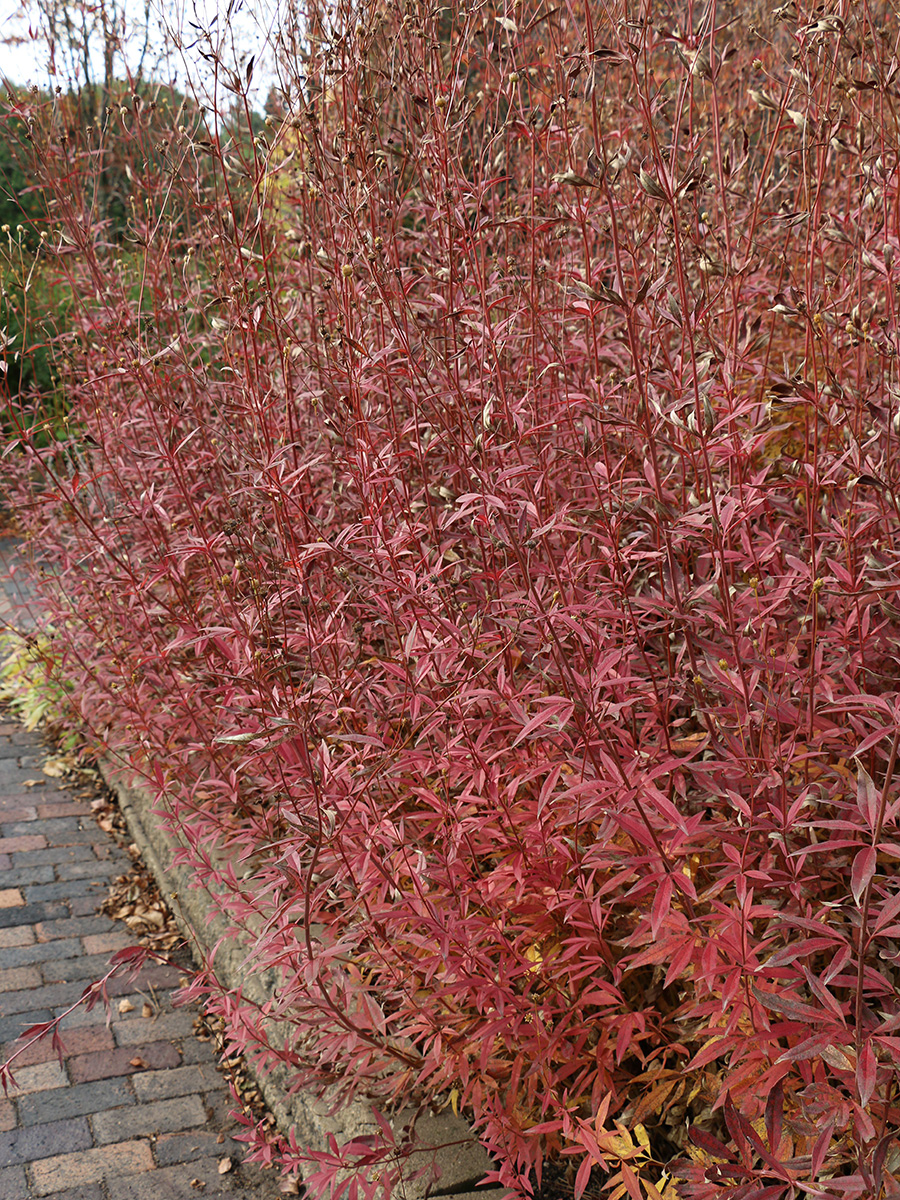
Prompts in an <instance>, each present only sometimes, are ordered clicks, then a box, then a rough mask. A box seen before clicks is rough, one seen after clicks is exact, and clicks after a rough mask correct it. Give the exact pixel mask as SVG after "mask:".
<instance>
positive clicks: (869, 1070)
mask: <svg viewBox="0 0 900 1200" xmlns="http://www.w3.org/2000/svg"><path fill="white" fill-rule="evenodd" d="M877 1078H878V1060H877V1059H876V1057H875V1051H874V1050H873V1049H872V1043H871V1041H867V1042H866V1044H865V1045H864V1046H863V1048H862V1051H861V1053H860V1056H859V1061H858V1062H857V1064H856V1086H857V1089H858V1091H859V1102H860V1104H861V1106H862V1107H863V1108H865V1107H866V1106H867V1105H868V1103H869V1101H870V1100H871V1099H872V1093H873V1092H874V1091H875V1083H876V1081H877Z"/></svg>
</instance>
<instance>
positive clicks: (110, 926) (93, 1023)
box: [0, 562, 280, 1200]
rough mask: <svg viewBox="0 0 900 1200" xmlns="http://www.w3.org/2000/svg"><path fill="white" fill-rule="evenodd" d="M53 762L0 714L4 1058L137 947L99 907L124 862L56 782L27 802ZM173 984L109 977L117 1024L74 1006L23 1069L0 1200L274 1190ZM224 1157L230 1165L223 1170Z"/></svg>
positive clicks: (1, 1115) (171, 979) (116, 1199)
mask: <svg viewBox="0 0 900 1200" xmlns="http://www.w3.org/2000/svg"><path fill="white" fill-rule="evenodd" d="M0 571H2V562H0ZM0 594H2V584H0ZM46 753H47V751H46V748H45V747H44V746H43V745H42V744H41V741H40V738H39V737H38V736H37V735H35V734H26V733H25V732H24V731H23V730H22V729H21V727H20V726H18V725H17V724H15V722H14V721H13V719H12V718H11V717H10V716H9V715H8V714H5V713H4V712H3V711H2V710H0V763H2V764H3V766H4V769H3V772H2V773H0V847H2V854H3V855H6V856H8V861H7V858H2V857H0V867H2V868H3V870H2V874H0V1062H2V1061H3V1060H4V1059H5V1058H6V1057H7V1056H8V1054H9V1053H10V1052H11V1051H12V1050H13V1049H14V1048H15V1041H14V1039H15V1037H16V1036H17V1034H18V1033H19V1032H20V1031H21V1029H22V1028H23V1027H24V1026H26V1025H29V1024H33V1023H34V1022H35V1021H39V1020H48V1019H50V1018H51V1017H54V1016H58V1015H60V1013H61V1012H62V1011H64V1010H65V1008H67V1007H68V1006H69V1005H70V1004H71V1003H72V1002H73V1001H74V1000H77V999H78V997H79V996H80V995H81V993H82V992H83V990H84V988H85V986H86V985H87V984H89V983H90V982H92V980H94V979H97V978H99V977H100V976H101V975H103V974H104V973H105V971H106V970H107V968H108V961H109V957H110V955H111V953H112V952H114V951H115V950H117V949H119V948H121V947H123V946H127V945H131V944H133V941H132V939H131V937H130V935H128V933H127V932H125V931H124V928H123V926H122V925H121V924H118V923H116V922H113V921H112V920H110V918H108V917H106V916H102V915H101V914H99V913H98V912H97V908H98V905H99V904H100V902H101V901H102V900H103V899H104V898H105V896H106V894H107V890H108V887H109V883H110V880H111V879H112V878H114V877H115V876H116V875H119V874H122V873H123V872H125V871H127V870H128V869H129V867H130V866H131V859H130V858H129V856H128V855H127V854H126V853H125V852H124V850H122V849H121V848H120V847H119V846H118V845H117V844H116V842H115V841H113V840H112V839H111V838H110V837H109V836H108V835H107V834H106V833H104V832H103V831H102V830H101V829H100V828H99V826H98V825H97V823H96V822H95V820H94V819H93V816H92V814H91V811H90V806H89V804H88V801H87V800H81V801H79V800H78V798H77V795H76V794H75V793H74V792H72V791H67V790H66V789H65V788H64V787H63V785H62V783H61V782H59V781H57V780H55V779H50V778H46V781H45V782H44V784H43V786H42V788H41V797H40V803H39V804H36V803H35V797H34V796H31V797H27V798H26V796H25V795H24V794H23V793H24V792H25V791H26V789H25V788H24V782H25V780H26V779H38V778H44V777H43V776H42V775H41V764H42V762H43V760H44V758H45V756H46ZM33 790H37V789H33ZM178 975H179V973H178V972H177V971H175V970H174V968H172V967H167V966H160V965H159V964H154V965H152V966H150V967H147V968H145V969H144V970H143V971H142V972H141V973H140V974H139V975H138V977H137V979H136V980H128V979H125V978H123V979H118V978H115V979H113V980H111V981H110V986H109V993H110V996H111V997H112V1000H111V1005H112V1007H111V1014H110V1017H111V1019H110V1021H109V1024H107V1016H106V1013H105V1012H104V1011H103V1009H102V1007H100V1006H98V1007H97V1008H95V1009H93V1010H92V1011H91V1012H87V1011H85V1010H84V1009H83V1008H79V1009H77V1010H76V1011H75V1012H74V1013H72V1014H71V1016H69V1017H67V1018H66V1020H65V1022H64V1024H63V1032H62V1039H63V1046H64V1053H63V1061H62V1063H60V1061H59V1058H58V1057H57V1055H56V1053H55V1051H54V1049H53V1046H52V1045H51V1043H50V1041H49V1039H48V1040H45V1041H43V1042H39V1043H36V1044H35V1045H33V1046H30V1047H29V1048H28V1050H27V1051H26V1052H25V1053H24V1054H23V1055H22V1056H21V1058H20V1059H18V1060H17V1062H16V1070H15V1074H16V1083H17V1085H18V1086H17V1087H16V1088H11V1089H10V1093H9V1097H8V1098H6V1099H4V1098H3V1096H2V1091H0V1200H142V1198H146V1200H195V1198H196V1197H198V1196H204V1197H216V1196H230V1197H235V1198H237V1200H239V1198H241V1197H244V1198H245V1200H251V1198H252V1200H275V1197H277V1196H279V1195H280V1180H279V1178H278V1177H277V1175H276V1174H274V1173H272V1172H263V1171H261V1170H260V1169H259V1168H257V1167H253V1166H250V1165H247V1164H242V1163H241V1150H242V1147H241V1145H240V1143H238V1142H236V1141H234V1140H233V1139H232V1137H230V1136H229V1134H230V1133H231V1132H235V1131H236V1127H235V1123H234V1121H233V1120H232V1119H230V1118H229V1116H228V1115H227V1114H228V1109H229V1107H230V1103H229V1096H228V1092H227V1089H226V1084H225V1081H224V1079H223V1076H222V1075H221V1074H220V1073H219V1072H218V1071H217V1070H216V1067H215V1063H214V1061H213V1057H214V1056H213V1050H212V1048H211V1045H210V1043H209V1042H200V1041H198V1040H197V1039H196V1037H195V1036H194V1034H193V1030H192V1024H193V1020H194V1017H195V1016H196V1011H195V1010H192V1009H189V1008H179V1009H174V1008H173V1005H172V1000H171V994H172V991H173V989H174V988H175V987H176V986H177V984H178ZM123 996H127V997H128V999H129V1000H130V1001H131V1003H132V1004H133V1006H134V1007H133V1008H132V1009H131V1010H130V1011H127V1012H124V1013H122V1012H119V1002H120V1001H119V997H123ZM151 996H152V997H153V998H154V1000H155V1001H156V1003H155V1004H154V1005H153V1006H151V1008H152V1012H151V1014H150V1015H149V1016H146V1015H144V1014H145V1012H147V1011H150V1010H147V1009H145V1008H144V1001H145V1000H146V999H147V998H148V997H151ZM224 1158H230V1159H231V1161H232V1163H233V1164H234V1165H233V1167H232V1169H231V1170H229V1171H228V1172H227V1173H226V1174H224V1175H221V1174H219V1170H218V1164H219V1162H221V1161H222V1160H223V1159H224Z"/></svg>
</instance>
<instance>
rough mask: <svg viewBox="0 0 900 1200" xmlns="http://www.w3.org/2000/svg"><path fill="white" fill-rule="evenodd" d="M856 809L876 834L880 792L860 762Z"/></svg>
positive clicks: (857, 770)
mask: <svg viewBox="0 0 900 1200" xmlns="http://www.w3.org/2000/svg"><path fill="white" fill-rule="evenodd" d="M856 807H857V808H858V809H859V812H860V816H861V817H862V819H863V820H864V821H865V822H866V824H867V825H868V826H869V828H870V829H871V830H872V831H873V832H874V830H875V827H876V825H877V824H878V791H877V790H876V787H875V781H874V780H873V779H872V776H871V775H870V774H869V772H868V771H867V770H866V768H865V767H864V766H863V765H862V763H860V762H857V764H856ZM857 903H859V902H858V901H857Z"/></svg>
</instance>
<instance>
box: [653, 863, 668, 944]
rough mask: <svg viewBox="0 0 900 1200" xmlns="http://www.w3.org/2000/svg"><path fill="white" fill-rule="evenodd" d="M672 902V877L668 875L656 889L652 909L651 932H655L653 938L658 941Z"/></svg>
mask: <svg viewBox="0 0 900 1200" xmlns="http://www.w3.org/2000/svg"><path fill="white" fill-rule="evenodd" d="M671 902H672V877H671V875H667V876H666V877H665V879H664V880H663V881H662V883H661V884H660V885H659V887H658V888H657V891H656V895H655V896H654V897H653V905H652V907H651V909H650V932H651V933H652V934H653V940H654V941H656V939H657V937H659V929H660V926H661V925H662V923H663V921H664V920H665V919H666V917H667V916H668V915H669V905H670V904H671Z"/></svg>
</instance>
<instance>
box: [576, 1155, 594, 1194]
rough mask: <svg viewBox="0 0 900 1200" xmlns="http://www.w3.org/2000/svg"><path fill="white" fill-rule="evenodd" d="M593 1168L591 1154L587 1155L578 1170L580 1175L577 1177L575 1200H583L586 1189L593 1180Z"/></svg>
mask: <svg viewBox="0 0 900 1200" xmlns="http://www.w3.org/2000/svg"><path fill="white" fill-rule="evenodd" d="M593 1166H594V1162H593V1159H592V1158H591V1156H590V1155H589V1154H586V1155H585V1156H584V1158H583V1159H582V1160H581V1166H580V1167H579V1168H578V1173H577V1174H576V1176H575V1200H581V1197H582V1196H583V1195H584V1189H585V1188H586V1187H587V1185H588V1184H589V1183H590V1180H591V1170H592V1168H593Z"/></svg>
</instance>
